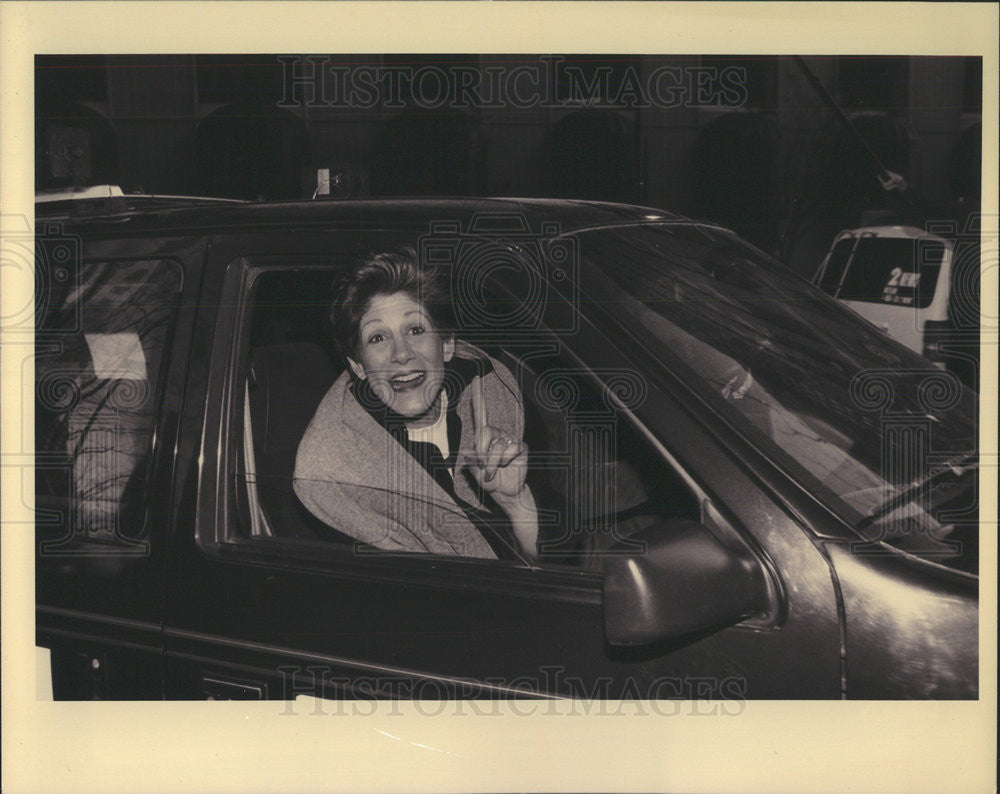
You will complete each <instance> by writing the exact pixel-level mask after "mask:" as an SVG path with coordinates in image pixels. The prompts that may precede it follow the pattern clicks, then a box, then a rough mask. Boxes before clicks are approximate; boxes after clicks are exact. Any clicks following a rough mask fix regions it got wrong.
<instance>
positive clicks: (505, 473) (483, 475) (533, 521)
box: [470, 380, 538, 560]
mask: <svg viewBox="0 0 1000 794" xmlns="http://www.w3.org/2000/svg"><path fill="white" fill-rule="evenodd" d="M471 390H472V391H471V398H472V422H473V426H474V427H475V434H474V439H475V445H476V448H475V458H476V461H475V464H474V465H473V466H471V467H470V468H471V470H472V474H473V476H474V477H475V478H476V481H477V482H478V483H479V484H480V486H482V488H483V490H485V491H486V492H487V493H488V494H489V495H490V496H491V497H492V498H493V501H494V502H496V503H497V505H498V506H499V507H500V509H501V510H503V511H504V513H506V514H507V518H508V519H510V523H511V526H512V527H513V529H514V534H515V536H516V537H517V542H518V544H519V545H520V546H521V551H522V552H524V554H526V555H527V556H528V557H529V558H530V559H532V560H534V559H536V558H537V557H538V549H537V545H538V511H537V509H536V507H535V499H534V496H532V494H531V489H530V488H529V487H528V485H527V483H526V482H525V478H526V477H527V475H528V447H527V445H526V444H525V443H524V442H523V441H522V440H521V439H519V438H513V437H512V436H511V435H509V434H508V433H507V432H506V431H505V430H501V429H500V428H497V427H493V426H492V425H491V424H490V423H489V422H488V420H487V417H486V401H485V399H484V398H483V390H482V388H481V385H480V383H479V381H478V380H475V381H473V383H472V386H471Z"/></svg>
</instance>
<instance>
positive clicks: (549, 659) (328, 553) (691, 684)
mask: <svg viewBox="0 0 1000 794" xmlns="http://www.w3.org/2000/svg"><path fill="white" fill-rule="evenodd" d="M357 242H358V235H351V234H343V235H341V236H339V237H338V236H333V235H325V236H324V235H316V236H315V237H311V236H308V235H301V234H300V235H298V236H297V237H296V238H295V239H294V240H293V239H292V238H291V237H287V238H281V237H278V236H277V235H271V236H270V237H269V238H266V239H265V238H263V237H252V238H247V239H245V240H242V241H229V242H227V243H225V244H223V245H219V246H217V247H216V249H215V251H214V253H213V256H214V258H215V259H214V261H213V262H212V267H211V268H210V271H209V272H210V276H209V277H208V278H207V279H206V287H205V289H206V292H205V293H204V295H203V300H202V305H203V315H202V322H201V323H200V324H199V339H198V340H197V341H196V343H195V347H196V349H201V350H205V351H211V364H210V366H209V368H208V371H207V378H206V381H205V383H204V384H199V388H198V389H197V390H196V391H194V392H192V391H190V390H189V394H188V397H189V400H190V401H191V402H190V403H189V405H188V407H187V409H186V415H185V420H184V421H185V432H184V435H185V442H184V443H185V445H186V447H185V453H184V454H185V455H186V456H187V457H188V463H186V464H182V466H181V467H180V468H181V469H183V471H180V472H179V479H178V480H177V481H176V482H175V489H176V492H177V493H178V494H179V497H178V501H177V503H176V505H175V509H176V514H177V521H176V523H175V535H174V538H173V547H172V550H171V562H170V570H169V574H168V597H167V604H168V614H167V625H166V628H165V644H166V665H167V679H166V692H167V696H168V697H174V698H206V697H207V698H240V697H251V698H281V699H290V698H293V697H296V696H299V695H307V696H311V697H327V698H337V697H353V698H357V697H362V698H363V697H386V698H389V697H402V698H431V699H440V698H443V697H507V696H514V695H525V694H528V695H536V696H561V697H582V698H622V697H624V698H642V699H645V698H657V699H659V698H678V697H679V698H691V697H695V698H701V699H706V698H707V699H730V700H731V699H734V698H743V697H782V696H794V697H837V696H838V695H839V693H840V680H841V672H842V671H841V658H840V640H839V638H840V627H839V621H838V615H837V607H836V598H835V594H834V590H833V585H832V581H831V578H830V573H829V569H828V566H827V563H826V560H825V559H824V557H823V555H822V554H821V553H820V551H819V550H818V549H817V547H816V546H815V545H814V544H813V543H812V542H811V540H810V539H809V536H808V534H807V533H806V532H805V531H804V530H803V527H802V525H801V519H798V518H796V517H793V516H792V515H791V514H790V512H789V511H788V510H787V509H785V507H783V506H782V504H781V502H780V499H778V498H777V496H776V494H775V492H774V490H773V488H772V487H770V486H768V485H766V484H765V483H763V482H762V481H761V479H760V478H759V477H758V476H757V475H755V474H753V467H752V466H751V465H748V463H747V461H746V460H745V459H743V458H741V450H738V449H735V448H732V449H731V448H727V446H726V444H725V443H723V442H720V439H719V438H718V437H717V436H716V435H713V433H711V432H708V431H707V430H706V429H705V428H704V427H702V426H701V425H700V423H699V421H698V420H697V419H696V418H695V417H693V416H692V415H691V413H690V408H686V407H685V406H684V405H682V404H681V403H680V402H678V401H677V400H676V399H675V398H674V397H673V396H672V395H671V393H670V392H669V390H667V389H661V388H660V387H661V385H662V383H663V381H662V379H661V378H660V377H659V376H658V375H656V374H655V373H653V372H647V370H644V369H643V367H647V366H648V365H647V364H645V363H643V362H640V361H635V360H629V359H628V357H627V356H626V355H625V354H624V352H623V351H622V350H620V349H618V348H616V346H615V345H614V344H613V343H612V342H611V341H610V340H608V339H607V338H605V337H604V336H603V335H602V334H601V333H600V332H599V331H597V330H596V329H594V328H593V327H591V326H589V325H587V324H585V323H584V324H583V325H581V324H580V323H579V322H576V321H574V322H572V323H570V324H569V326H567V325H566V324H565V323H561V322H559V321H558V320H557V322H556V323H555V326H554V327H556V328H564V327H573V328H574V332H573V334H571V335H566V336H565V337H564V338H560V335H559V334H558V333H552V332H548V331H546V330H545V329H544V328H542V329H541V332H543V333H546V334H547V336H546V338H545V340H544V343H543V340H541V339H535V340H527V342H526V341H525V340H524V339H522V340H520V344H518V343H516V342H511V340H494V341H499V342H500V344H498V345H496V346H495V348H494V350H493V351H492V352H494V353H495V354H496V355H497V356H501V357H505V358H506V362H507V363H509V364H510V366H511V367H512V370H513V371H515V372H516V373H517V375H518V377H519V379H520V381H521V385H522V390H523V391H524V397H525V402H526V405H527V408H528V411H529V413H530V412H531V411H534V412H535V419H536V420H537V421H538V422H540V423H541V425H540V428H541V429H540V431H539V432H541V433H542V434H544V433H545V423H546V422H547V421H548V422H550V423H554V424H553V425H552V427H553V429H554V431H556V432H555V433H554V435H553V437H557V438H562V439H563V446H562V447H561V448H560V446H559V443H556V444H555V446H552V447H550V448H549V449H548V450H547V451H546V453H545V454H541V450H540V451H539V455H537V456H536V458H537V459H536V461H535V463H536V464H537V467H538V468H540V469H542V470H545V469H547V470H549V471H550V472H555V473H556V474H557V475H559V476H557V477H556V478H555V480H556V481H558V480H559V477H560V476H561V477H562V479H563V482H565V483H569V485H567V486H566V487H565V488H564V489H563V490H564V494H565V493H568V492H572V493H574V494H576V497H574V498H576V499H577V500H579V499H583V500H584V501H587V500H588V499H589V501H590V502H592V501H593V500H592V499H590V498H589V497H588V496H587V487H588V482H589V483H590V484H591V485H592V484H593V481H592V480H589V481H588V480H587V479H586V478H585V477H582V476H578V473H577V472H576V469H575V467H576V463H577V462H578V461H579V458H578V456H575V455H574V454H573V453H572V451H571V448H570V446H567V445H568V444H569V443H570V439H573V438H576V439H577V440H579V439H580V438H581V436H580V435H579V433H578V432H577V431H580V432H582V433H583V434H584V436H585V437H589V438H591V439H593V438H605V439H606V438H608V437H609V433H610V435H611V436H612V437H614V436H615V434H616V433H618V432H619V431H620V432H621V433H622V434H623V435H622V436H621V438H622V439H625V438H627V443H619V444H617V446H616V447H615V448H622V447H624V448H626V450H627V452H626V455H625V458H626V460H627V462H628V464H629V466H630V468H631V469H633V470H635V469H642V470H643V471H644V474H645V477H644V481H645V482H646V483H647V488H652V489H654V490H655V489H656V487H657V486H656V484H657V483H661V487H662V489H664V490H669V491H670V492H671V493H680V492H683V498H680V499H679V500H678V501H680V502H681V503H683V504H684V505H685V506H686V507H685V510H688V511H690V510H692V509H693V510H694V512H695V517H696V518H697V519H698V520H699V521H700V522H702V524H704V525H705V526H707V527H710V528H711V529H710V531H711V532H712V533H715V534H716V535H718V536H719V537H722V538H725V539H726V543H729V544H732V545H733V546H738V547H739V548H740V549H741V550H742V552H743V553H745V554H746V555H748V556H749V557H752V559H753V561H754V562H753V564H754V565H755V566H757V569H758V570H759V571H760V572H761V576H762V579H763V580H766V582H767V589H768V597H767V603H766V605H764V606H763V607H762V608H761V609H760V610H759V613H758V614H755V615H753V616H751V618H750V619H749V620H746V621H742V622H741V623H740V624H739V625H731V626H727V627H722V628H718V629H713V630H710V631H701V632H698V633H697V634H693V635H686V636H683V637H675V638H670V639H668V640H665V641H658V642H653V643H648V644H644V645H642V646H639V647H630V648H622V647H615V646H612V645H611V644H609V641H608V636H607V634H606V630H605V629H606V620H607V619H608V615H607V609H606V603H605V601H606V598H605V580H604V574H603V570H604V566H603V563H602V560H601V556H602V554H605V553H608V549H607V548H605V546H612V545H613V544H603V545H602V544H601V543H593V542H592V537H590V536H587V537H583V535H587V532H589V531H590V530H589V529H588V530H586V531H584V530H582V529H581V527H582V526H583V525H582V524H581V523H580V522H579V520H578V518H579V513H580V510H579V507H578V506H577V507H570V506H564V508H560V507H559V502H558V498H559V497H558V496H557V497H556V501H554V502H550V503H549V505H550V506H549V509H546V510H544V511H543V517H542V518H543V524H544V526H545V528H546V529H545V531H546V532H547V533H548V534H547V536H546V537H548V538H549V539H550V540H552V539H554V540H555V541H556V542H555V543H554V546H555V547H556V548H557V551H558V550H561V551H562V552H567V551H573V552H578V551H579V549H581V548H583V549H584V551H583V552H582V553H563V554H561V555H560V554H555V555H554V557H555V559H553V560H552V561H547V560H545V559H544V558H543V560H542V562H541V563H540V564H538V565H535V566H528V565H524V564H521V563H518V562H515V561H502V560H479V559H471V558H461V557H445V556H437V555H425V554H380V553H372V552H371V551H370V550H367V549H365V548H362V547H359V546H358V545H357V544H355V543H353V542H352V541H351V539H350V538H344V537H342V536H338V533H336V531H335V528H333V529H334V532H333V533H329V532H327V531H325V530H328V529H330V528H322V527H316V525H315V523H316V522H315V520H314V519H313V520H310V519H311V517H310V516H308V515H307V514H306V515H303V513H304V511H303V510H302V508H301V506H300V505H299V506H296V505H295V504H294V503H293V502H290V500H289V499H288V496H289V492H290V478H291V472H290V471H287V467H288V462H287V461H288V458H289V455H290V454H291V455H292V456H293V455H294V447H295V443H296V440H295V437H294V436H295V433H296V432H300V429H298V428H301V429H304V425H303V420H304V419H305V421H307V420H308V418H309V417H310V416H311V413H312V410H313V409H314V406H315V403H316V402H318V399H319V398H320V397H321V396H322V393H323V391H324V388H325V386H324V384H328V383H330V382H332V381H331V379H332V378H333V377H334V376H335V374H336V370H337V366H338V364H337V363H336V362H335V361H332V360H328V361H326V362H325V363H324V362H323V356H324V344H323V338H322V331H321V330H319V329H320V326H321V323H320V321H319V319H320V318H322V317H324V316H325V313H326V312H325V306H324V300H325V298H323V297H321V289H320V288H321V285H322V284H323V283H324V282H326V281H328V280H329V278H330V277H331V276H332V274H333V272H334V271H335V269H336V266H337V265H336V262H337V253H336V252H338V251H341V252H344V255H345V256H346V255H347V252H348V249H350V248H352V247H356V244H357ZM331 262H332V263H333V264H331ZM212 273H215V275H211V274H212ZM296 281H299V282H300V283H301V286H300V287H299V288H298V289H297V290H296V288H295V287H294V284H295V283H296ZM289 285H293V286H289ZM554 311H557V312H558V311H562V312H572V311H573V308H572V307H570V306H561V307H559V308H558V309H554ZM262 318H263V319H262ZM486 341H489V340H486ZM539 350H542V351H543V352H546V356H543V358H544V359H545V360H544V361H541V360H540V359H538V358H537V356H536V355H535V354H537V352H538V351H539ZM265 362H270V364H268V363H265ZM275 364H277V365H279V367H280V365H282V364H283V365H285V366H286V369H285V370H280V369H279V371H278V372H277V373H275V372H267V370H268V368H269V367H271V366H274V365H275ZM535 364H538V366H537V367H535V366H534V365H535ZM533 367H534V369H533ZM622 371H625V372H630V373H640V380H641V383H640V388H641V389H642V390H643V400H642V405H641V406H639V405H637V406H634V408H630V407H628V406H627V405H625V406H623V405H620V404H619V403H617V402H614V401H612V402H611V403H607V405H608V406H610V407H609V408H608V410H607V411H606V412H605V413H604V414H603V415H600V416H597V417H595V416H593V415H592V412H591V413H590V414H588V415H587V416H583V417H582V423H581V421H577V420H580V419H581V417H580V416H575V417H574V416H573V406H567V405H557V404H554V403H553V399H555V400H556V402H558V396H559V394H560V390H559V389H556V391H555V397H553V396H552V395H551V394H550V395H549V396H548V397H547V398H546V397H545V396H542V397H541V398H539V394H541V392H539V390H538V387H537V384H538V379H539V377H543V378H544V377H549V378H550V379H551V378H553V377H555V378H556V379H557V380H558V378H569V379H570V381H571V382H573V383H574V384H577V385H576V386H574V387H573V388H578V389H579V390H584V391H588V390H589V393H592V394H594V395H597V396H596V397H595V399H602V398H601V395H604V394H606V393H607V392H608V389H609V388H613V383H612V386H611V387H609V385H608V384H609V383H611V382H612V381H613V380H614V378H615V377H616V373H618V374H620V373H621V372H622ZM553 373H554V374H553ZM647 387H648V388H647ZM261 390H263V391H264V392H265V394H264V396H263V397H262V396H261ZM550 391H551V389H550ZM572 391H573V390H572V389H570V392H572ZM579 393H583V392H582V391H581V392H579ZM539 399H540V400H541V405H539ZM262 400H263V402H264V403H265V404H266V408H261V401H262ZM533 402H534V406H532V403H533ZM584 413H587V412H584ZM546 414H548V417H549V418H548V419H546ZM553 416H556V417H558V418H557V419H555V420H553V419H552V417H553ZM262 417H263V419H262ZM292 428H297V429H295V430H293V429H292ZM567 428H569V430H570V431H571V432H567ZM616 428H617V429H616ZM664 428H674V432H673V433H668V434H667V437H664ZM536 430H538V428H537V427H536ZM286 431H287V432H286ZM574 433H575V434H576V435H574ZM262 434H265V435H267V434H271V435H275V436H277V437H278V438H276V439H275V440H274V443H273V444H272V443H271V441H270V439H268V440H266V441H262V438H261V436H262ZM560 434H561V435H560ZM588 434H589V436H588ZM195 439H197V440H195ZM591 446H593V445H591ZM598 446H600V444H598ZM605 446H606V445H605ZM607 448H608V449H611V447H607ZM271 457H273V458H274V460H279V461H280V460H281V459H284V461H285V463H284V464H283V465H284V467H285V469H286V471H285V472H284V474H283V475H282V473H281V471H280V469H281V466H282V464H280V463H278V464H277V465H274V467H273V468H269V467H271V466H272V464H273V461H270V460H265V458H271ZM604 462H605V463H607V462H613V461H604ZM590 468H591V470H592V471H596V470H598V469H601V470H607V467H604V466H599V467H597V468H596V469H595V468H594V467H593V466H591V467H590ZM612 468H613V467H612ZM282 477H283V478H284V482H282ZM549 479H550V482H551V481H552V479H553V478H551V477H550V478H549ZM608 482H609V483H610V486H609V487H610V488H611V489H612V490H614V489H615V488H616V487H618V481H617V480H615V478H614V477H612V478H611V480H609V481H608ZM650 484H651V485H650ZM556 491H558V488H557V489H556ZM639 513H640V514H641V513H642V511H641V510H640V511H639ZM606 515H607V513H606V511H605V516H606ZM651 520H653V521H657V520H659V518H657V517H655V516H654V517H653V518H652V519H651ZM591 534H592V533H591ZM567 539H568V540H569V544H568V545H567V544H566V543H563V541H566V540H567ZM612 540H614V539H612ZM621 540H623V541H625V542H626V543H627V538H621ZM560 544H561V545H560ZM613 617H615V619H619V618H621V617H622V616H620V615H618V616H613ZM626 619H627V616H626Z"/></svg>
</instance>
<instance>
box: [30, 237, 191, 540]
mask: <svg viewBox="0 0 1000 794" xmlns="http://www.w3.org/2000/svg"><path fill="white" fill-rule="evenodd" d="M145 262H157V263H159V265H158V266H164V265H166V266H169V267H170V269H171V270H172V271H173V273H172V274H171V275H170V278H172V279H175V280H176V285H175V286H174V288H173V289H172V290H171V291H170V300H169V301H165V302H164V303H163V304H161V308H163V309H164V310H165V311H167V312H168V313H169V314H168V317H167V319H166V323H165V328H164V330H163V340H162V345H161V346H160V349H159V351H158V361H157V362H156V365H155V367H152V366H149V361H148V360H147V362H146V363H147V367H148V369H147V372H146V376H147V381H148V382H149V383H150V384H151V387H150V388H149V391H148V395H147V399H148V400H149V413H150V423H149V426H148V427H147V428H146V429H145V431H144V435H146V436H147V438H146V442H145V444H144V445H143V448H142V449H141V450H139V454H140V455H141V461H140V463H139V465H137V466H136V467H135V468H134V469H133V470H132V473H131V475H130V477H132V476H135V475H136V474H137V473H138V472H139V471H140V470H142V475H143V478H144V480H145V481H146V482H150V483H152V482H154V478H155V473H156V472H157V471H158V470H159V468H160V466H161V465H162V464H163V461H161V460H160V459H161V458H162V457H163V456H164V455H166V454H168V453H167V451H166V447H165V444H164V436H165V434H164V422H165V415H164V400H165V399H166V394H167V386H168V379H169V374H170V372H171V369H172V367H173V355H174V353H175V342H176V339H177V335H178V330H179V327H180V324H181V322H182V313H183V311H184V300H185V297H184V296H185V294H186V293H185V290H186V289H187V288H188V281H189V279H188V273H187V269H186V264H185V261H184V259H183V258H182V256H180V255H177V254H174V253H166V254H160V253H156V252H155V251H151V250H150V251H136V252H135V253H133V254H130V255H127V256H122V255H118V256H96V255H93V254H88V255H87V256H85V257H84V258H82V259H81V260H80V262H79V264H80V268H81V269H82V268H84V267H87V266H91V265H104V266H108V267H114V266H121V265H138V264H141V263H145ZM77 311H79V312H81V313H82V312H83V306H82V305H81V306H80V308H79V309H77ZM79 332H80V333H84V332H83V330H82V328H81V329H80V331H79ZM59 337H60V334H59V333H57V332H55V331H52V330H46V329H45V327H44V326H40V327H39V328H38V329H36V340H37V341H36V343H37V344H38V345H39V346H40V348H45V346H46V344H47V343H48V344H52V342H55V343H58V342H59ZM53 350H54V351H55V348H53ZM55 352H57V354H58V351H55ZM37 385H38V384H37V383H36V389H37ZM36 402H37V395H36ZM36 410H37V406H36ZM38 455H39V459H40V462H39V464H38V465H39V467H40V468H57V467H61V466H63V465H68V466H69V467H70V469H71V470H72V468H73V466H74V465H75V463H76V461H75V458H74V457H73V456H72V455H69V454H67V461H66V463H65V464H63V463H61V462H59V460H58V459H59V454H58V453H56V452H53V451H50V450H45V451H42V452H40V453H38ZM36 493H37V484H36ZM129 507H132V508H133V509H134V513H132V514H131V516H129V515H123V510H124V509H127V508H129ZM75 510H76V506H75V505H74V506H73V507H72V508H71V512H70V513H68V514H66V515H64V516H63V523H64V524H65V523H66V522H68V521H70V520H71V519H72V516H73V515H74V513H75ZM152 511H153V505H152V502H151V501H150V500H149V499H144V500H140V501H139V502H138V503H137V504H135V505H131V506H130V505H127V504H123V503H122V502H119V503H118V509H117V510H116V515H115V531H114V535H113V538H114V540H115V541H116V542H114V543H112V544H110V545H109V544H108V543H107V542H102V541H101V539H99V538H91V537H89V533H84V534H81V533H79V532H78V531H77V530H76V529H74V528H73V527H72V526H66V527H65V532H64V533H63V535H62V536H60V537H52V538H48V537H46V539H44V540H42V541H41V542H40V543H39V546H38V548H39V551H40V553H41V556H43V557H44V556H46V554H49V553H51V552H52V551H53V550H55V549H58V548H62V547H63V546H65V545H67V544H73V543H82V544H83V548H82V549H80V550H78V551H76V552H70V553H75V554H93V555H103V556H140V557H144V556H148V555H149V554H150V548H151V545H150V544H151V542H152V540H153V539H152V538H151V537H150V517H151V514H152ZM45 512H48V511H45ZM130 512H131V511H130ZM129 517H131V518H134V519H135V521H134V522H128V523H132V524H133V527H132V528H131V529H129V530H125V529H123V528H122V526H121V523H122V519H123V518H129ZM54 525H55V522H53V521H45V522H42V523H40V524H39V526H40V527H42V526H44V527H47V528H48V527H52V526H54ZM91 544H93V548H91V549H90V550H89V551H88V550H87V549H88V546H90V545H91Z"/></svg>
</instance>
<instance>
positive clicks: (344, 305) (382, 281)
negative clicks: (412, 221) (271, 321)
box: [330, 247, 454, 358]
mask: <svg viewBox="0 0 1000 794" xmlns="http://www.w3.org/2000/svg"><path fill="white" fill-rule="evenodd" d="M397 292H403V293H406V294H407V295H408V296H409V297H410V298H412V299H413V300H415V301H417V302H418V303H420V304H421V305H423V307H424V308H425V309H426V310H427V313H428V314H429V315H430V318H431V321H432V322H433V323H434V328H435V330H436V331H438V332H440V333H443V334H448V333H451V332H452V329H453V327H454V323H453V320H452V305H451V294H450V292H449V290H448V284H447V280H446V278H444V277H443V274H442V273H441V272H440V271H439V270H437V269H435V268H422V267H421V266H420V263H419V262H418V260H417V252H416V251H415V250H414V249H413V248H410V247H406V248H398V249H394V250H392V251H386V252H383V253H380V254H371V255H369V256H367V257H365V258H364V259H361V260H359V261H358V262H356V263H354V264H353V265H351V266H349V267H347V268H346V269H344V270H343V271H341V272H340V273H339V274H338V275H337V277H336V279H334V282H333V305H332V306H331V307H330V324H331V325H332V326H333V338H334V341H335V342H336V344H337V348H338V350H339V351H340V354H341V355H342V356H345V357H346V356H351V357H352V358H356V357H357V349H358V330H359V327H360V325H361V318H362V316H363V315H364V313H365V312H366V311H368V305H369V303H370V302H371V299H372V298H374V297H375V296H376V295H393V294H395V293H397Z"/></svg>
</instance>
